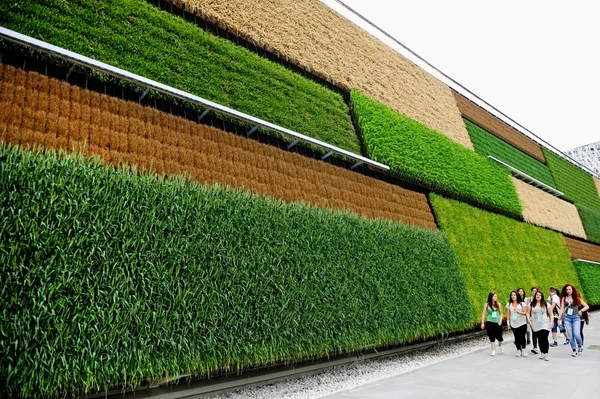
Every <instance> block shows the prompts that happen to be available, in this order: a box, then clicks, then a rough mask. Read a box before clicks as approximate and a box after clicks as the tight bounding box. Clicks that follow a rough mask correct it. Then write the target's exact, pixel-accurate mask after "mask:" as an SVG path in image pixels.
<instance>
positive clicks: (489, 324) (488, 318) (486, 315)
mask: <svg viewBox="0 0 600 399" xmlns="http://www.w3.org/2000/svg"><path fill="white" fill-rule="evenodd" d="M484 320H485V323H484ZM484 328H485V330H486V331H487V335H488V337H489V339H490V345H491V347H492V353H491V355H492V356H496V340H497V341H498V348H499V349H500V353H504V347H503V346H502V341H504V340H503V339H502V305H500V302H498V295H496V293H495V292H490V293H489V294H488V298H487V302H486V303H485V304H484V305H483V312H482V313H481V329H482V330H483V329H484Z"/></svg>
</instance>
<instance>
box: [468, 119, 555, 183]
mask: <svg viewBox="0 0 600 399" xmlns="http://www.w3.org/2000/svg"><path fill="white" fill-rule="evenodd" d="M464 121H465V126H466V127H467V131H468V132H469V136H470V137H471V141H472V142H473V145H474V146H475V151H476V152H477V153H478V154H479V155H481V156H483V157H486V158H487V156H488V155H491V156H493V157H494V158H497V159H499V160H501V161H502V162H505V163H507V164H509V165H510V166H512V167H513V168H516V169H519V170H520V171H521V172H524V173H527V174H528V175H529V176H531V177H533V178H534V179H537V180H539V181H541V182H542V183H545V184H547V185H549V186H551V187H554V188H556V186H555V184H554V180H553V179H552V174H551V173H550V169H548V167H547V166H546V165H544V164H543V163H542V162H540V161H538V160H537V159H535V158H534V157H532V156H531V155H529V154H526V153H524V152H523V151H521V150H519V149H518V148H515V147H513V146H512V145H510V144H508V143H507V142H506V141H504V140H502V139H500V138H498V137H496V136H494V135H493V134H492V133H490V132H488V131H487V130H485V129H483V128H481V127H479V126H477V125H476V124H474V123H473V122H471V121H470V120H468V119H464ZM490 161H491V162H495V161H492V160H490Z"/></svg>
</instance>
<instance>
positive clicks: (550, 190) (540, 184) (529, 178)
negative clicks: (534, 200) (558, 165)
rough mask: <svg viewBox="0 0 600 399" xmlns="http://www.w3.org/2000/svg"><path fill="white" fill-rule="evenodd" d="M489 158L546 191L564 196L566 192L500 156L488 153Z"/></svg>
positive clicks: (557, 195)
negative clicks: (504, 160) (502, 159)
mask: <svg viewBox="0 0 600 399" xmlns="http://www.w3.org/2000/svg"><path fill="white" fill-rule="evenodd" d="M488 158H489V159H491V160H492V161H496V162H498V163H499V164H500V165H502V166H504V167H505V168H507V169H508V170H510V171H511V172H512V173H513V174H514V175H515V176H516V177H518V178H519V179H521V180H523V181H525V182H527V183H529V184H531V185H533V186H535V187H538V188H540V189H542V190H544V191H546V192H549V193H550V194H552V195H554V196H556V197H562V196H563V195H564V193H563V192H562V191H558V190H557V189H555V188H554V187H550V186H549V185H547V184H545V183H542V182H541V181H539V180H538V179H536V178H533V177H531V176H529V175H528V174H527V173H525V172H521V171H520V170H519V169H517V168H513V167H512V166H510V165H509V164H507V163H506V162H503V161H501V160H499V159H498V158H495V157H493V156H491V155H488Z"/></svg>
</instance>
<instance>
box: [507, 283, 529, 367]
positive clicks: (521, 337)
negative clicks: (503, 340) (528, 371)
mask: <svg viewBox="0 0 600 399" xmlns="http://www.w3.org/2000/svg"><path fill="white" fill-rule="evenodd" d="M506 308H507V309H508V315H507V319H506V321H507V324H508V325H509V327H510V328H511V329H512V331H513V335H514V336H515V346H516V347H517V357H520V356H523V357H527V351H526V350H525V347H526V346H527V338H526V335H527V322H528V321H529V315H528V311H527V305H526V304H525V302H523V299H522V298H521V296H520V295H519V294H518V293H517V292H516V291H511V292H510V297H509V301H508V303H507V304H506Z"/></svg>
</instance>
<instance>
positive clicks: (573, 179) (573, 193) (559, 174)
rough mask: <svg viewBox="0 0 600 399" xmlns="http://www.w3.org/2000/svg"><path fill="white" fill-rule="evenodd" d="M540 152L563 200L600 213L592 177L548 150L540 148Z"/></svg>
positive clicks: (599, 204)
mask: <svg viewBox="0 0 600 399" xmlns="http://www.w3.org/2000/svg"><path fill="white" fill-rule="evenodd" d="M542 151H543V152H544V156H545V157H546V163H547V164H548V166H549V167H550V171H551V172H552V176H553V177H554V181H555V182H556V188H558V189H559V190H560V191H562V192H563V193H565V195H564V196H565V198H566V199H568V200H570V201H573V202H575V203H576V204H581V205H584V206H587V207H589V208H592V209H594V210H595V211H599V212H600V198H599V197H598V190H597V189H596V184H595V183H594V179H593V177H592V175H590V174H589V173H587V172H585V171H584V170H583V169H580V168H578V167H577V166H575V165H573V164H572V163H570V162H569V161H567V160H565V159H563V158H561V157H559V156H558V155H556V154H554V153H553V152H552V151H550V150H547V149H545V148H543V147H542Z"/></svg>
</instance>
